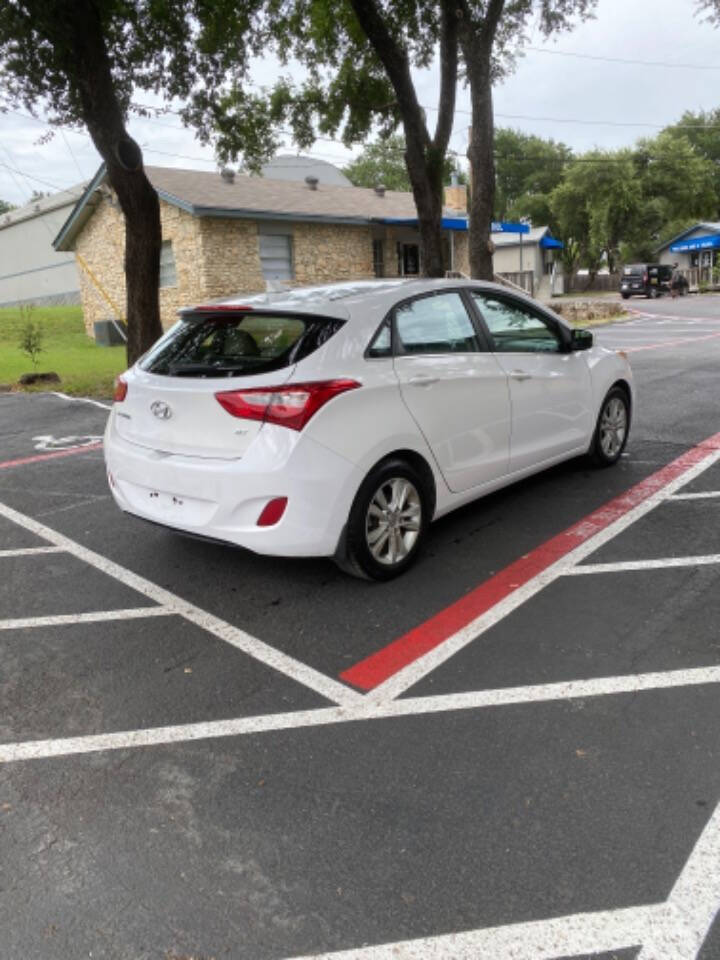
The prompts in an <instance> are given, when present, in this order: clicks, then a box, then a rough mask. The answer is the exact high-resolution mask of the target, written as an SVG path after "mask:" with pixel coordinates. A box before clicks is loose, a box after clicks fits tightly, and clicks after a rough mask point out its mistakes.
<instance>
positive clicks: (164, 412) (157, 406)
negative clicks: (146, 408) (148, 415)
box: [150, 400, 173, 420]
mask: <svg viewBox="0 0 720 960" xmlns="http://www.w3.org/2000/svg"><path fill="white" fill-rule="evenodd" d="M150 409H151V411H152V413H153V415H154V416H156V417H157V418H158V420H169V419H170V417H171V416H172V415H173V412H172V407H171V406H170V405H169V404H167V403H165V401H164V400H156V401H155V402H154V403H151V404H150Z"/></svg>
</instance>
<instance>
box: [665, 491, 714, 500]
mask: <svg viewBox="0 0 720 960" xmlns="http://www.w3.org/2000/svg"><path fill="white" fill-rule="evenodd" d="M714 497H720V490H701V491H700V492H699V493H674V494H673V495H672V496H671V497H668V499H669V500H711V499H713V498H714Z"/></svg>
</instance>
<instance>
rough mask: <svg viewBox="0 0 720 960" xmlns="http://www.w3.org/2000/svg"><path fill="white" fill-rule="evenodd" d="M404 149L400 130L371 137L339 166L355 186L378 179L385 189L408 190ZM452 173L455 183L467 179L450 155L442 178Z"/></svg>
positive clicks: (448, 179)
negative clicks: (358, 150)
mask: <svg viewBox="0 0 720 960" xmlns="http://www.w3.org/2000/svg"><path fill="white" fill-rule="evenodd" d="M405 149H406V148H405V138H404V137H403V136H402V135H401V134H393V135H392V136H391V137H387V139H378V140H375V141H373V143H369V144H368V145H367V146H366V147H365V149H364V150H363V151H362V153H361V154H360V155H359V156H358V157H357V158H356V159H355V160H353V161H352V162H351V163H349V164H348V165H347V166H346V167H344V168H343V173H344V174H345V176H346V177H347V178H348V179H349V180H350V181H351V182H352V183H353V184H354V185H355V186H356V187H374V186H375V185H376V184H378V183H382V184H384V185H385V186H386V187H387V189H388V190H405V191H409V190H410V189H411V186H410V178H409V176H408V172H407V165H406V163H405ZM453 174H454V175H455V176H456V177H457V178H458V182H459V183H466V182H467V176H466V175H465V174H464V173H462V171H459V170H457V169H456V167H455V162H454V160H453V158H452V157H450V156H447V157H446V158H445V163H444V166H443V182H444V183H449V182H450V178H451V177H452V176H453Z"/></svg>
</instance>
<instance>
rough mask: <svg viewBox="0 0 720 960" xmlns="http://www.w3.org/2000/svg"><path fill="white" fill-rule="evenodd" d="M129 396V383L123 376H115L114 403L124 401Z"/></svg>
mask: <svg viewBox="0 0 720 960" xmlns="http://www.w3.org/2000/svg"><path fill="white" fill-rule="evenodd" d="M126 396H127V383H126V382H125V380H123V378H122V377H115V393H113V403H122V402H123V400H124V399H125V397H126Z"/></svg>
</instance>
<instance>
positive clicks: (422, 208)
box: [405, 127, 445, 277]
mask: <svg viewBox="0 0 720 960" xmlns="http://www.w3.org/2000/svg"><path fill="white" fill-rule="evenodd" d="M405 140H406V144H407V150H406V153H405V163H406V165H407V169H408V175H409V177H410V183H411V185H412V191H413V198H414V200H415V207H416V209H417V215H418V228H419V230H420V271H421V273H422V275H423V276H424V277H442V276H444V275H445V258H444V256H443V246H442V192H443V184H442V162H441V164H440V169H439V170H435V169H434V167H433V163H432V160H431V159H429V158H428V152H430V150H431V148H427V147H426V148H425V150H423V148H422V145H421V144H418V143H417V142H416V138H414V137H413V135H412V134H411V133H410V132H409V131H408V129H407V127H406V128H405Z"/></svg>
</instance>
